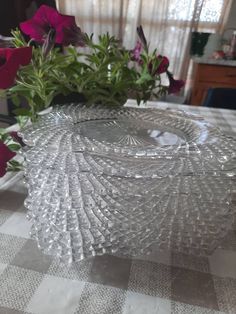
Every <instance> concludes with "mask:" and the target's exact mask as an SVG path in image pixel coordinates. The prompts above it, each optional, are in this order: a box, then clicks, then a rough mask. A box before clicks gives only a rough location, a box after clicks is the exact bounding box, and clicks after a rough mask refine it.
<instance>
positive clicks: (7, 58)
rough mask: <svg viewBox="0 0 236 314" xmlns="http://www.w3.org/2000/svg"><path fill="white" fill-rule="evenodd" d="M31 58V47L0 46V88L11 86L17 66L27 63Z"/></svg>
mask: <svg viewBox="0 0 236 314" xmlns="http://www.w3.org/2000/svg"><path fill="white" fill-rule="evenodd" d="M31 58H32V47H22V48H0V88H1V89H6V88H9V87H11V86H12V85H13V84H14V81H15V77H16V73H17V71H18V69H19V67H20V66H21V65H23V66H25V65H27V64H29V63H30V60H31Z"/></svg>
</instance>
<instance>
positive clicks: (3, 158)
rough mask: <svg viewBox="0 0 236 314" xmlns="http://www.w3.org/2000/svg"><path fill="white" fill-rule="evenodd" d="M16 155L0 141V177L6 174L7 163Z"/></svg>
mask: <svg viewBox="0 0 236 314" xmlns="http://www.w3.org/2000/svg"><path fill="white" fill-rule="evenodd" d="M15 155H16V153H14V152H13V151H11V150H10V149H9V148H8V147H7V145H6V144H4V143H3V142H2V141H1V140H0V177H3V176H4V175H5V174H6V172H7V162H8V161H9V160H11V159H12V158H13V157H14V156H15Z"/></svg>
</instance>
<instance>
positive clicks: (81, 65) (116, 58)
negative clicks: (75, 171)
mask: <svg viewBox="0 0 236 314" xmlns="http://www.w3.org/2000/svg"><path fill="white" fill-rule="evenodd" d="M137 32H138V36H139V40H138V42H137V44H136V46H135V47H134V49H133V50H131V51H129V50H127V49H125V48H123V47H122V46H121V45H120V42H119V40H117V39H116V38H115V37H113V36H110V35H109V34H108V33H107V34H104V35H101V36H99V39H98V42H95V41H94V40H93V35H91V36H89V35H88V34H86V33H83V32H82V31H81V29H80V28H79V27H78V26H77V25H76V22H75V17H73V16H67V15H62V14H60V13H59V12H58V11H57V10H55V9H53V8H51V7H48V6H46V5H42V6H41V7H40V8H39V9H38V11H37V12H36V14H35V15H34V16H33V18H32V19H30V20H28V21H25V22H23V23H21V24H20V30H18V29H17V30H14V31H13V32H12V35H13V38H12V44H13V46H14V47H13V48H2V49H0V89H1V94H2V95H4V96H7V97H10V98H11V99H12V101H13V102H14V104H15V106H16V109H15V114H16V116H17V117H18V121H19V123H20V125H22V124H24V123H26V121H28V120H31V122H34V121H35V120H36V119H37V117H38V112H40V111H42V110H44V109H46V108H47V107H49V106H51V104H52V102H53V99H55V97H56V96H57V95H69V94H71V93H81V94H83V96H84V99H85V100H86V103H87V104H88V105H89V104H91V103H101V104H103V105H104V106H113V107H114V106H122V105H123V104H124V103H125V102H126V100H127V99H128V98H131V97H132V98H135V99H136V100H137V102H138V103H140V101H144V102H145V101H147V100H148V99H150V98H151V97H157V98H158V97H160V96H162V95H165V94H168V93H169V94H170V93H176V92H179V91H180V89H181V88H182V87H183V85H184V82H183V81H182V80H175V79H174V77H173V75H172V74H171V73H170V72H169V70H168V67H169V60H168V58H167V57H165V56H162V55H159V54H157V51H156V50H154V51H152V52H150V51H149V46H148V43H147V40H146V38H145V35H144V32H143V29H142V27H141V26H140V27H138V29H137ZM82 47H86V50H83V48H82ZM164 73H165V74H166V75H167V77H168V78H169V85H168V86H165V85H163V84H162V81H161V75H162V74H164ZM22 100H24V103H26V105H25V106H24V107H22V106H20V104H21V102H22ZM21 144H22V143H21V141H20V139H19V138H18V137H17V136H16V134H13V135H12V134H7V133H6V132H5V130H1V132H0V177H1V176H3V175H4V174H5V172H6V169H8V170H18V169H19V168H20V165H19V163H18V162H17V161H15V160H13V159H12V158H14V156H15V154H16V152H17V151H18V150H19V149H20V147H21Z"/></svg>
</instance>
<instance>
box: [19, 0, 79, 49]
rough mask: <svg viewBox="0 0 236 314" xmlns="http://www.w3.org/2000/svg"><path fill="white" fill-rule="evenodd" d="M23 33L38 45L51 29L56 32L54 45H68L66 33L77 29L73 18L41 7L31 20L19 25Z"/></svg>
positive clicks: (47, 7) (49, 8)
mask: <svg viewBox="0 0 236 314" xmlns="http://www.w3.org/2000/svg"><path fill="white" fill-rule="evenodd" d="M20 28H21V30H22V32H23V33H25V34H26V35H29V36H30V38H32V39H34V40H35V41H37V42H39V43H43V42H44V40H45V38H46V36H47V34H48V33H49V31H50V30H51V29H54V30H55V31H56V37H55V43H57V44H62V45H69V44H70V42H68V40H67V38H66V37H67V36H68V32H70V30H71V32H72V33H74V30H75V29H77V30H78V29H79V28H78V27H77V26H76V23H75V17H74V16H69V15H63V14H60V13H59V12H58V11H57V10H56V9H54V8H51V7H49V6H47V5H42V6H41V7H40V8H39V9H38V10H37V12H36V13H35V15H34V16H33V18H32V19H30V20H28V21H26V22H23V23H21V24H20Z"/></svg>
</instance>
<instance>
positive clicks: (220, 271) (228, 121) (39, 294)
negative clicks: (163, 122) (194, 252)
mask: <svg viewBox="0 0 236 314" xmlns="http://www.w3.org/2000/svg"><path fill="white" fill-rule="evenodd" d="M129 104H130V105H132V102H130V103H129ZM149 105H150V106H151V107H153V106H157V103H150V104H149ZM158 107H162V108H166V107H170V108H174V109H177V108H178V109H179V108H180V109H183V110H188V111H191V112H194V113H196V114H200V115H201V116H204V117H205V118H206V120H208V121H209V122H211V123H214V124H216V125H218V126H219V127H220V128H221V129H222V131H223V132H225V133H227V134H228V135H230V136H231V135H235V134H236V111H235V112H234V111H230V110H223V109H222V110H221V109H212V108H211V109H210V108H202V107H189V106H178V105H174V104H173V105H171V104H166V103H158ZM9 178H10V179H9ZM7 179H9V180H8V181H7ZM0 184H1V185H0V186H1V189H0V314H10V313H11V314H13V313H14V314H20V313H21V314H23V313H31V314H54V313H55V314H60V313H63V314H75V313H76V314H83V313H85V314H143V313H144V314H154V313H155V314H169V313H175V314H190V313H193V314H195V313H199V314H200V313H202V314H203V313H204V314H210V313H211V314H216V313H231V314H235V313H236V226H235V230H230V231H229V233H228V235H227V237H226V238H225V240H224V242H223V243H222V245H221V248H220V249H217V250H216V251H215V252H214V254H213V255H212V256H210V257H208V258H206V257H193V256H188V255H185V254H180V253H173V252H169V251H162V252H160V251H158V250H157V249H155V247H153V251H152V254H150V255H149V256H140V257H137V258H133V259H128V258H120V257H116V256H109V255H104V256H101V257H95V258H91V259H88V260H85V261H82V262H80V263H77V264H73V265H71V266H65V265H62V264H60V262H59V261H58V260H56V259H52V258H51V257H48V256H46V255H43V254H42V253H41V252H40V251H39V250H38V248H37V245H36V243H35V242H34V241H33V240H31V239H30V238H29V230H30V223H29V222H28V221H27V220H26V218H25V214H26V213H25V209H24V207H23V201H24V198H25V195H26V193H27V191H26V189H25V187H24V185H23V182H22V176H21V175H20V174H19V175H17V176H15V177H14V178H11V177H9V176H7V177H6V178H4V179H1V181H0Z"/></svg>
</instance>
